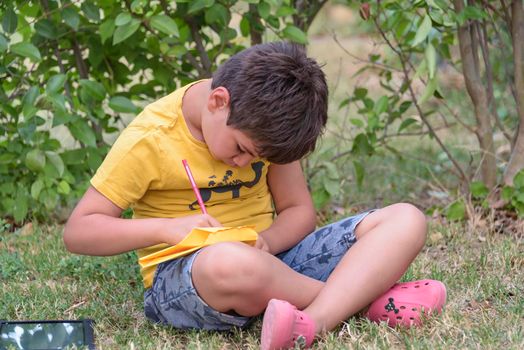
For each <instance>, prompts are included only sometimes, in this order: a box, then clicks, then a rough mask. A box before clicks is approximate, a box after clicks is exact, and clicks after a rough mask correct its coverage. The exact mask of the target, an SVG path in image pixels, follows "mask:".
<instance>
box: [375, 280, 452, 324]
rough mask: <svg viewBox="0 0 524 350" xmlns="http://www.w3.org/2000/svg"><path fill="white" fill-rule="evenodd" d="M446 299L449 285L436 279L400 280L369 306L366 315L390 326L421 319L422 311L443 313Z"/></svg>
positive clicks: (417, 322)
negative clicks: (400, 281) (403, 281)
mask: <svg viewBox="0 0 524 350" xmlns="http://www.w3.org/2000/svg"><path fill="white" fill-rule="evenodd" d="M445 303H446V286H444V283H442V282H440V281H435V280H420V281H413V282H405V283H397V284H395V285H394V286H393V287H392V288H391V289H390V290H388V291H387V292H386V293H384V294H382V295H381V296H380V297H379V298H378V299H377V300H375V301H374V302H373V303H371V305H370V306H369V309H368V311H367V313H366V317H368V318H369V319H370V320H372V321H374V322H377V323H379V322H380V321H386V322H387V323H388V325H389V326H390V327H395V326H397V325H401V326H408V327H410V326H413V325H416V326H418V325H420V324H421V323H422V318H423V317H422V315H423V314H425V315H430V314H432V313H435V312H436V313H441V312H442V307H443V306H444V304H445Z"/></svg>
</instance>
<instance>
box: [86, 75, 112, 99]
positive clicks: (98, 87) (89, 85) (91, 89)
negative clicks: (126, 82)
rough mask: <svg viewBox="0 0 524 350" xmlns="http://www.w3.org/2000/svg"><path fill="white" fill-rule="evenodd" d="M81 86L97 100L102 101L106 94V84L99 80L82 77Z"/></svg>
mask: <svg viewBox="0 0 524 350" xmlns="http://www.w3.org/2000/svg"><path fill="white" fill-rule="evenodd" d="M80 86H81V87H82V89H83V90H84V91H85V92H86V94H87V95H88V96H89V97H91V98H93V99H94V100H95V101H102V100H103V99H104V98H105V96H106V89H105V88H104V85H102V84H100V83H99V82H97V81H92V80H88V79H81V80H80Z"/></svg>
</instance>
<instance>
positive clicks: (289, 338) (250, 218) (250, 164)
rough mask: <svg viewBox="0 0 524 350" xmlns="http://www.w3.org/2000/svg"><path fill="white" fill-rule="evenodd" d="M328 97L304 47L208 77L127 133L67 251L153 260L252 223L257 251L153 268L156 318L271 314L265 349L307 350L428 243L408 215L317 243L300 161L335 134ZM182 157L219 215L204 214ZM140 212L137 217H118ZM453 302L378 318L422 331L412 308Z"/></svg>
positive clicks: (373, 220) (241, 249)
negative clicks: (215, 232)
mask: <svg viewBox="0 0 524 350" xmlns="http://www.w3.org/2000/svg"><path fill="white" fill-rule="evenodd" d="M327 95H328V93H327V86H326V82H325V78H324V74H323V73H322V71H321V69H320V67H319V66H318V65H317V63H316V62H315V61H314V60H312V59H310V58H308V57H307V56H306V54H305V52H304V51H303V50H302V49H301V48H300V47H298V46H296V45H293V44H289V43H283V42H275V43H268V44H262V45H257V46H254V47H251V48H249V49H247V50H244V51H242V52H240V53H238V54H237V55H235V56H233V57H231V58H230V59H229V60H227V61H226V62H225V63H224V64H223V65H221V66H220V67H219V68H218V70H217V72H216V73H215V74H214V75H213V78H212V79H211V80H202V81H198V82H195V83H193V84H190V85H188V86H186V87H182V88H181V89H179V90H177V91H175V92H174V93H172V94H170V95H168V96H166V97H164V98H162V99H160V100H158V101H157V102H154V103H152V104H151V105H149V106H147V107H146V108H145V109H144V111H143V112H142V113H141V114H140V115H139V116H138V117H137V118H136V119H135V120H134V121H133V122H132V123H131V124H130V125H129V126H128V127H127V128H126V129H125V130H124V131H123V132H122V135H121V136H120V137H119V139H118V140H117V141H116V143H115V144H114V146H113V148H112V149H111V151H110V152H109V154H108V156H107V157H106V159H105V160H104V163H103V164H102V165H101V167H100V168H99V169H98V171H97V173H96V175H95V176H94V177H93V179H92V180H91V187H90V188H89V189H88V190H87V192H86V193H85V195H84V197H83V198H82V200H81V201H80V202H79V203H78V205H77V207H76V208H75V210H74V211H73V213H72V214H71V217H70V219H69V221H68V223H67V225H66V227H65V231H64V241H65V244H66V246H67V248H68V250H70V251H71V252H74V253H79V254H89V255H113V254H119V253H123V252H127V251H129V250H134V249H137V250H138V255H139V257H142V256H144V255H147V254H150V253H152V252H155V251H158V250H160V249H162V248H165V247H166V246H167V245H175V244H177V243H178V242H180V241H181V240H182V239H183V238H184V237H185V235H187V234H188V233H189V232H190V231H191V229H193V228H195V227H199V226H200V227H202V226H222V225H224V226H240V225H246V224H249V225H254V226H255V227H256V231H257V232H258V233H259V236H258V240H257V242H256V245H255V247H251V246H248V245H246V244H243V243H239V242H225V243H220V244H215V245H212V246H209V247H206V248H203V249H201V250H199V251H197V252H196V253H193V254H191V255H188V256H185V257H182V258H178V259H175V260H171V261H167V262H164V263H162V264H160V265H158V266H157V268H156V269H155V268H154V267H153V268H149V269H147V268H146V269H142V270H141V273H142V276H143V279H144V286H145V288H146V291H145V294H144V305H145V313H146V316H147V317H148V318H150V319H151V320H153V321H155V322H162V323H166V324H170V325H172V326H175V327H178V328H198V329H216V330H227V329H231V328H232V327H234V326H238V327H242V326H244V325H246V324H247V322H248V321H249V319H250V317H253V316H256V315H259V314H261V313H262V312H263V311H264V310H265V309H266V308H267V310H266V314H265V318H264V323H263V331H262V347H263V348H264V349H279V348H288V347H293V346H294V344H295V342H297V341H298V342H299V343H300V342H302V343H303V344H305V345H310V344H311V343H312V341H313V338H314V336H315V335H316V334H320V333H321V332H323V331H326V330H330V329H332V328H334V327H335V326H336V325H337V324H338V323H339V322H341V321H343V320H345V319H347V317H349V316H350V315H353V314H355V313H356V312H358V311H359V310H361V309H362V308H364V307H365V306H367V305H369V304H370V303H371V302H373V301H374V300H375V299H377V297H379V296H380V295H381V294H383V293H384V292H385V291H387V290H388V289H389V288H390V287H391V286H392V285H393V284H394V283H395V282H396V281H397V280H398V279H399V278H400V277H401V276H402V274H403V273H404V272H405V270H406V269H407V267H408V265H409V264H410V263H411V262H412V260H413V259H414V258H415V256H416V255H417V254H418V252H419V251H420V249H421V248H422V245H423V243H424V240H425V234H426V222H425V218H424V215H423V214H422V213H421V212H420V211H418V210H417V209H416V208H415V207H413V206H411V205H409V204H396V205H392V206H389V207H386V208H383V209H380V210H376V211H373V212H366V213H362V214H359V215H357V216H354V217H350V218H347V219H344V220H341V221H339V222H337V223H334V224H331V225H329V226H326V227H324V228H321V229H319V230H317V231H315V232H313V231H314V229H315V211H314V208H313V204H312V201H311V198H310V195H309V193H308V190H307V186H306V182H305V180H304V177H303V175H302V171H301V167H300V163H299V160H300V159H301V158H302V157H303V156H305V155H306V154H308V153H309V152H311V151H312V150H313V149H314V147H315V143H316V140H317V138H318V136H319V135H320V134H321V132H322V130H323V128H324V126H325V123H326V119H327ZM182 159H187V160H188V162H189V164H190V165H191V167H192V172H193V174H194V176H195V178H196V183H197V186H198V187H199V188H200V192H201V194H202V197H203V200H204V201H205V204H206V208H207V211H208V212H209V214H198V213H199V211H198V210H199V207H198V205H197V204H196V201H195V200H194V194H193V192H192V190H191V186H190V184H189V181H188V179H187V177H186V174H185V172H184V169H183V167H182V163H181V160H182ZM129 206H132V207H133V209H134V218H133V219H131V220H124V219H120V214H121V213H122V211H123V210H124V209H126V208H128V207H129ZM311 232H313V233H311ZM350 247H352V248H351V249H349V248H350ZM426 282H427V283H426ZM417 283H419V284H420V282H417ZM395 288H396V289H395ZM444 299H445V289H444V287H443V285H441V284H440V283H439V282H436V281H424V283H422V284H420V285H418V284H417V286H415V285H412V284H405V285H400V287H399V285H397V286H396V287H394V288H392V289H390V290H389V291H388V292H387V293H386V294H384V295H383V296H382V297H380V298H379V299H377V301H375V303H373V304H372V305H371V306H370V308H369V311H368V316H369V317H370V318H371V319H374V320H379V319H384V320H386V321H388V322H389V323H390V324H396V323H401V324H411V323H418V322H420V315H419V313H418V312H417V313H415V312H412V314H409V315H408V314H407V311H404V310H405V309H406V305H409V306H410V305H416V306H417V307H419V308H420V307H421V306H423V307H425V308H426V310H437V311H438V310H440V308H441V307H442V304H443V303H444ZM401 304H402V306H401ZM299 310H303V311H299ZM384 316H385V317H384ZM404 316H406V318H405V319H403V318H402V317H404ZM408 316H409V317H411V318H412V319H411V320H410V319H409V317H408ZM398 317H401V318H400V319H399V318H398Z"/></svg>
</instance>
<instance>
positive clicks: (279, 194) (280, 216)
mask: <svg viewBox="0 0 524 350" xmlns="http://www.w3.org/2000/svg"><path fill="white" fill-rule="evenodd" d="M268 185H269V190H270V191H271V195H272V197H273V202H274V204H275V209H276V212H277V217H276V219H275V221H274V222H273V224H272V225H271V226H270V227H269V228H268V229H267V230H265V231H262V232H260V236H262V238H263V241H265V243H266V244H267V247H263V246H261V245H258V246H259V247H260V248H262V249H264V248H265V249H266V250H269V252H270V253H271V254H278V253H280V252H283V251H285V250H287V249H289V248H291V247H292V246H294V245H295V244H296V243H298V242H299V241H300V240H301V239H302V238H304V237H305V236H306V235H307V234H309V233H311V232H312V231H313V230H314V229H315V224H316V214H315V208H314V206H313V201H312V200H311V196H310V194H309V191H308V188H307V184H306V181H305V179H304V174H303V173H302V167H301V166H300V162H299V161H295V162H293V163H289V164H283V165H279V164H271V165H270V166H269V170H268ZM260 244H263V243H260Z"/></svg>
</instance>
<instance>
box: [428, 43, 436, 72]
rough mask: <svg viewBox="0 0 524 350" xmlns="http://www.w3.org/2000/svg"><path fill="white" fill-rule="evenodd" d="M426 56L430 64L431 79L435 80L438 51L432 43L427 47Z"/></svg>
mask: <svg viewBox="0 0 524 350" xmlns="http://www.w3.org/2000/svg"><path fill="white" fill-rule="evenodd" d="M425 56H426V62H427V64H428V70H429V78H430V79H433V77H434V76H435V70H436V69H437V51H436V50H435V47H434V46H433V45H432V44H431V43H429V44H428V46H427V47H426V52H425Z"/></svg>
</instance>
